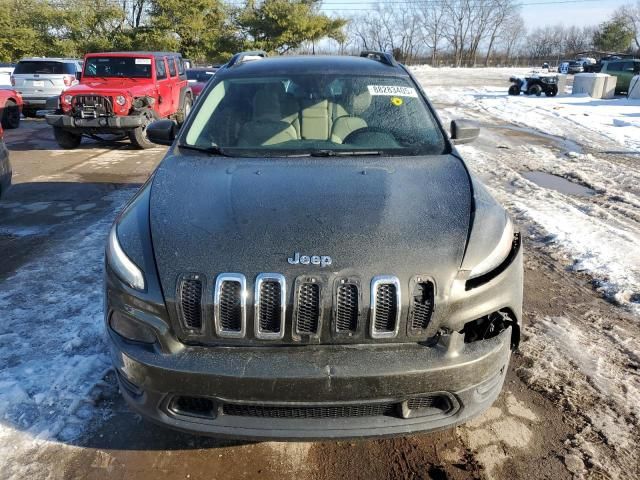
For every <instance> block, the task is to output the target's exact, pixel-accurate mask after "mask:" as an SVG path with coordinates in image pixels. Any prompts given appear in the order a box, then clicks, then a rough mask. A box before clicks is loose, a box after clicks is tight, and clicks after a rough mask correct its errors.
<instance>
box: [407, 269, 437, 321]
mask: <svg viewBox="0 0 640 480" xmlns="http://www.w3.org/2000/svg"><path fill="white" fill-rule="evenodd" d="M433 297H434V288H433V283H432V282H429V281H418V282H417V283H416V284H415V286H414V287H413V292H412V294H411V304H410V305H409V328H410V329H411V330H412V331H413V333H420V332H421V331H423V330H425V329H426V328H427V326H428V325H429V322H430V321H431V315H432V314H433V300H434V298H433Z"/></svg>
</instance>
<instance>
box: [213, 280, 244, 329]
mask: <svg viewBox="0 0 640 480" xmlns="http://www.w3.org/2000/svg"><path fill="white" fill-rule="evenodd" d="M246 291H247V280H246V279H245V277H244V275H241V274H239V273H225V274H221V275H219V276H218V278H217V279H216V286H215V289H214V298H213V315H214V323H215V329H216V334H217V335H218V336H220V337H231V338H242V337H244V335H245V332H246V324H247V316H246V297H247V294H246Z"/></svg>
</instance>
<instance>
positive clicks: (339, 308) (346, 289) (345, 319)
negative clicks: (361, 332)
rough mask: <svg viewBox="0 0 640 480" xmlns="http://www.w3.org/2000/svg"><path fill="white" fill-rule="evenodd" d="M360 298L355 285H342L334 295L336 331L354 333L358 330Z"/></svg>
mask: <svg viewBox="0 0 640 480" xmlns="http://www.w3.org/2000/svg"><path fill="white" fill-rule="evenodd" d="M359 311H360V298H359V295H358V286H357V285H356V284H355V283H343V284H341V285H339V286H338V288H337V293H336V313H335V315H336V319H335V320H336V331H337V332H355V331H356V330H357V328H358V314H359Z"/></svg>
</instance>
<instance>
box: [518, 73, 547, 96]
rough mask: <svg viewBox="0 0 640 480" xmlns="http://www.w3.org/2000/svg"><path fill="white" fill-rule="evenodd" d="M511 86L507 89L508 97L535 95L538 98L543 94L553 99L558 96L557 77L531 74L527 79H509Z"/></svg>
mask: <svg viewBox="0 0 640 480" xmlns="http://www.w3.org/2000/svg"><path fill="white" fill-rule="evenodd" d="M509 81H510V82H511V86H510V87H509V95H520V92H522V93H524V94H525V95H535V96H537V97H539V96H540V95H541V94H542V93H544V94H545V95H546V96H547V97H555V96H556V95H557V94H558V77H557V75H545V74H540V73H532V74H531V75H530V76H528V77H524V78H521V77H511V78H510V79H509Z"/></svg>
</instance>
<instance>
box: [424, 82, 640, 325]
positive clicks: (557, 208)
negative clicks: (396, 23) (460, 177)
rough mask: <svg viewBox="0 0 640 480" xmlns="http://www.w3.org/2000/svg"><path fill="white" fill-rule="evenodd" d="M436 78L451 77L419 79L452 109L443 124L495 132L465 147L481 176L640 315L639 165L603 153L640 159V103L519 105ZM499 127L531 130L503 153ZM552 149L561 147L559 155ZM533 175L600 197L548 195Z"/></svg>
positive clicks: (491, 91)
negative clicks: (453, 121) (476, 125)
mask: <svg viewBox="0 0 640 480" xmlns="http://www.w3.org/2000/svg"><path fill="white" fill-rule="evenodd" d="M482 70H483V69H464V70H459V72H460V73H458V75H459V76H462V77H466V76H468V77H471V78H472V77H473V76H474V75H475V76H481V78H482V76H485V75H486V73H485V72H483V71H482ZM514 73H521V72H519V71H514V70H511V69H505V70H504V73H502V75H504V77H505V78H507V79H508V77H509V76H510V75H512V74H514ZM435 75H444V76H448V75H451V72H449V71H445V72H441V73H440V72H439V71H438V69H428V70H425V71H424V72H421V71H420V70H418V71H417V72H416V76H417V78H418V79H419V80H422V81H423V83H424V84H425V85H426V87H425V88H426V90H427V93H428V94H429V96H430V97H431V99H432V100H433V101H435V102H436V103H438V104H441V105H443V108H442V109H441V111H440V114H441V115H442V116H443V117H450V118H454V117H461V116H462V117H468V118H469V117H471V118H475V119H477V120H479V121H481V122H482V123H483V124H484V126H485V127H490V128H485V129H484V131H483V133H482V141H481V142H478V143H477V144H474V145H471V146H461V148H460V150H461V151H462V152H463V154H464V155H465V158H466V159H467V161H468V162H469V163H470V166H471V168H472V169H473V170H474V171H475V172H476V173H477V174H478V175H480V177H481V178H483V180H485V181H486V182H487V183H488V184H489V186H490V187H491V188H493V191H494V192H495V194H496V195H497V196H498V197H499V198H500V200H502V201H503V202H504V203H505V204H507V205H509V206H510V207H511V208H512V209H513V210H515V211H517V212H518V213H520V214H523V215H525V216H526V218H527V219H528V220H530V221H532V222H534V223H535V224H537V225H539V226H540V227H542V229H544V231H545V232H546V233H547V234H548V235H549V236H550V240H552V241H553V244H554V246H556V247H558V248H559V249H560V250H562V251H563V252H564V253H565V254H566V256H567V258H569V259H570V261H571V262H572V263H573V267H574V268H575V269H576V270H579V271H587V272H588V273H590V274H591V275H592V276H593V277H594V278H595V279H596V280H597V281H598V283H599V285H600V288H601V289H602V290H603V293H604V294H605V295H607V296H608V297H610V298H614V299H616V300H617V301H619V302H620V303H622V304H624V305H626V306H628V307H629V308H630V309H632V310H635V312H636V313H638V314H639V315H640V248H638V245H640V169H638V167H637V165H638V164H637V162H635V161H633V160H632V161H628V160H627V161H624V160H619V159H618V157H616V156H615V155H612V154H605V153H603V152H615V151H620V150H623V151H626V150H632V151H634V152H636V153H640V101H639V100H627V99H625V98H616V99H613V100H593V99H590V98H585V97H572V96H558V97H553V98H547V97H544V96H542V97H527V96H524V95H521V96H520V97H514V96H509V95H507V93H506V90H507V88H506V86H507V84H505V87H504V88H501V87H479V86H473V87H468V88H463V87H449V88H446V87H439V86H429V85H430V84H431V83H433V77H434V76H435ZM470 83H472V82H470ZM621 118H625V119H627V120H625V122H626V123H625V125H624V126H619V125H620V124H619V123H618V122H616V121H615V120H620V119H621ZM496 124H497V126H500V125H502V126H512V125H513V124H516V125H521V126H523V128H524V130H523V133H524V136H521V137H518V136H515V137H513V136H512V137H511V138H513V141H511V143H510V144H509V145H500V146H501V147H504V148H499V149H496V148H495V147H496V143H498V144H499V143H504V137H505V135H506V134H509V133H510V132H509V131H505V130H502V131H501V130H500V129H499V128H491V127H495V126H496ZM526 127H528V128H526ZM536 132H540V133H542V134H543V135H545V137H544V138H543V139H542V140H543V142H535V140H536V138H535V133H536ZM514 133H516V134H517V133H518V131H515V132H514ZM532 133H533V134H534V135H532ZM507 138H509V136H507ZM532 139H533V141H532ZM562 139H564V140H563V141H561V140H562ZM550 143H552V144H553V143H556V144H557V145H558V148H555V149H550V148H549V147H548V145H549V144H550ZM582 147H584V148H585V149H587V148H588V149H589V150H590V151H589V152H588V153H584V151H583V148H582ZM638 158H639V159H640V157H638ZM528 171H542V172H545V173H549V174H553V175H558V176H560V177H563V178H566V179H568V180H570V181H572V182H575V183H578V184H581V185H585V186H588V187H590V188H592V189H594V190H595V191H596V195H594V196H592V197H576V196H572V195H567V194H563V193H560V192H556V191H554V190H552V189H549V188H544V187H540V186H538V185H536V184H535V183H533V182H531V181H529V180H527V179H526V178H525V177H524V176H523V173H525V172H528Z"/></svg>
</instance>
